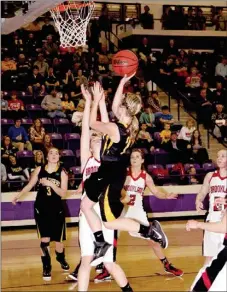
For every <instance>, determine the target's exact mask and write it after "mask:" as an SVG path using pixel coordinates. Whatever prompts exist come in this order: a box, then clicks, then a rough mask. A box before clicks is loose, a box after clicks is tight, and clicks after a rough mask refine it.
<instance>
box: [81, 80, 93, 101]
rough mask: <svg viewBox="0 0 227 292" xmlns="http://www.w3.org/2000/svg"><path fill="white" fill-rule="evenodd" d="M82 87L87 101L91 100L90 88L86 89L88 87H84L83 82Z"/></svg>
mask: <svg viewBox="0 0 227 292" xmlns="http://www.w3.org/2000/svg"><path fill="white" fill-rule="evenodd" d="M80 88H81V92H82V94H83V97H84V99H85V100H86V101H91V94H90V92H89V91H88V89H86V88H85V87H84V84H81V86H80Z"/></svg>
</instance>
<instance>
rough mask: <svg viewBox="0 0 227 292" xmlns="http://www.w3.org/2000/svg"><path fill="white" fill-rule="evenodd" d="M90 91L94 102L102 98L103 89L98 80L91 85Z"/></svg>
mask: <svg viewBox="0 0 227 292" xmlns="http://www.w3.org/2000/svg"><path fill="white" fill-rule="evenodd" d="M91 92H92V94H93V98H94V101H95V102H99V101H100V100H101V99H102V98H103V95H104V90H103V88H102V86H101V84H100V83H99V82H98V81H96V82H95V83H94V85H93V86H92V88H91Z"/></svg>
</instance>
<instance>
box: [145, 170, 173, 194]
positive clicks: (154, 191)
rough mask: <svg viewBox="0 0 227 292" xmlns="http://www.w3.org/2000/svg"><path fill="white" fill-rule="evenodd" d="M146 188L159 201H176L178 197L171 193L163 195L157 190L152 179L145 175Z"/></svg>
mask: <svg viewBox="0 0 227 292" xmlns="http://www.w3.org/2000/svg"><path fill="white" fill-rule="evenodd" d="M146 186H147V187H148V189H149V190H150V192H151V193H152V194H153V195H154V196H155V197H157V198H159V199H177V197H178V195H177V194H173V193H164V192H162V191H161V190H159V189H158V188H157V187H156V186H155V184H154V181H153V179H152V177H151V176H150V175H149V174H148V173H147V174H146Z"/></svg>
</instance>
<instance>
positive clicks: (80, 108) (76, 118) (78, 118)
mask: <svg viewBox="0 0 227 292" xmlns="http://www.w3.org/2000/svg"><path fill="white" fill-rule="evenodd" d="M84 107H85V101H84V99H80V101H79V103H78V105H77V108H76V111H75V112H74V113H73V116H72V123H74V124H75V126H76V127H81V124H82V118H83V113H84Z"/></svg>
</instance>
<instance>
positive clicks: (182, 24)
mask: <svg viewBox="0 0 227 292" xmlns="http://www.w3.org/2000/svg"><path fill="white" fill-rule="evenodd" d="M151 7H152V6H151ZM172 7H173V6H172ZM172 7H171V6H165V7H164V13H163V15H162V17H161V20H160V21H161V23H162V29H165V30H206V28H207V21H208V19H207V17H206V16H204V14H203V9H202V8H200V7H199V6H195V7H189V8H188V9H187V11H185V8H184V7H182V6H180V5H179V6H175V7H174V9H173V8H172ZM210 14H211V16H210V17H209V22H210V25H211V26H214V27H215V30H217V31H226V30H227V15H226V14H224V13H223V8H218V9H216V10H214V8H211V12H210ZM139 21H140V24H141V26H142V27H143V28H144V29H154V17H153V14H151V13H150V8H149V6H147V5H146V6H144V12H143V13H141V16H140V19H139Z"/></svg>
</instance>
